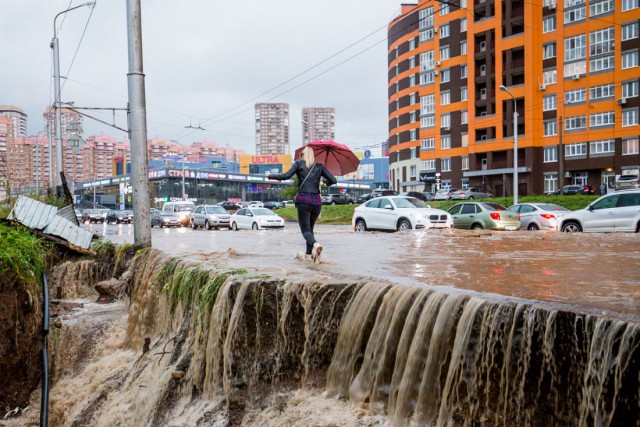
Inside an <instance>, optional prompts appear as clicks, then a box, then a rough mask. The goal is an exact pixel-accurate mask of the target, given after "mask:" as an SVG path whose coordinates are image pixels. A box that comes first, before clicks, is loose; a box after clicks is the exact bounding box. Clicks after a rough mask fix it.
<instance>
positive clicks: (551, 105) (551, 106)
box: [542, 93, 556, 111]
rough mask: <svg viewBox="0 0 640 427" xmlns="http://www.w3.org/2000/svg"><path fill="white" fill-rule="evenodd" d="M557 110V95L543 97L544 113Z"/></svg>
mask: <svg viewBox="0 0 640 427" xmlns="http://www.w3.org/2000/svg"><path fill="white" fill-rule="evenodd" d="M555 109H556V94H555V93H554V94H551V95H545V96H544V97H542V111H553V110H555Z"/></svg>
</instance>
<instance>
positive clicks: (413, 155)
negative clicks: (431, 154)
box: [409, 147, 416, 159]
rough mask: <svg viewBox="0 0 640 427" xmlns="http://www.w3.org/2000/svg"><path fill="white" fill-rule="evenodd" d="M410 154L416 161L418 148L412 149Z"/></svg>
mask: <svg viewBox="0 0 640 427" xmlns="http://www.w3.org/2000/svg"><path fill="white" fill-rule="evenodd" d="M409 153H410V154H411V159H415V158H416V147H411V149H410V150H409Z"/></svg>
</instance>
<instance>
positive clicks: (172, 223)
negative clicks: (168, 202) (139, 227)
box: [151, 211, 181, 228]
mask: <svg viewBox="0 0 640 427" xmlns="http://www.w3.org/2000/svg"><path fill="white" fill-rule="evenodd" d="M180 225H181V224H180V217H179V216H178V215H176V214H175V213H173V212H169V211H157V212H154V213H152V214H151V227H160V228H162V227H180Z"/></svg>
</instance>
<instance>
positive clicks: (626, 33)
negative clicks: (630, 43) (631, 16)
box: [622, 21, 640, 41]
mask: <svg viewBox="0 0 640 427" xmlns="http://www.w3.org/2000/svg"><path fill="white" fill-rule="evenodd" d="M639 29H640V23H639V22H638V21H636V22H630V23H628V24H624V25H623V26H622V41H625V40H633V39H637V38H638V36H639V34H638V30H639Z"/></svg>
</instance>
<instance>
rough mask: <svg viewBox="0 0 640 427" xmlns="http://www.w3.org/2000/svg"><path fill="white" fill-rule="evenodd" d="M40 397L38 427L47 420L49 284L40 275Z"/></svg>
mask: <svg viewBox="0 0 640 427" xmlns="http://www.w3.org/2000/svg"><path fill="white" fill-rule="evenodd" d="M42 279H43V280H42V296H43V298H42V396H40V427H46V426H47V425H48V418H49V354H48V352H47V347H48V337H49V283H48V281H47V274H46V273H42Z"/></svg>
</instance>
